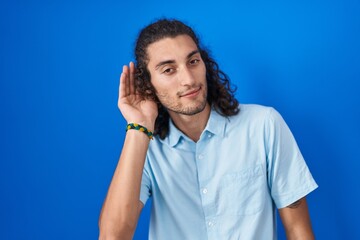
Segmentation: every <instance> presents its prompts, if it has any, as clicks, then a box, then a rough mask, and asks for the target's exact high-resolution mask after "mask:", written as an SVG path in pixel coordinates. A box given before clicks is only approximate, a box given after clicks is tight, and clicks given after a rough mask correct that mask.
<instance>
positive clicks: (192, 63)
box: [189, 58, 200, 65]
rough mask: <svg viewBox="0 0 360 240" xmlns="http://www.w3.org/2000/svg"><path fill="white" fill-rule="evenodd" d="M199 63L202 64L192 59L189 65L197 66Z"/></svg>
mask: <svg viewBox="0 0 360 240" xmlns="http://www.w3.org/2000/svg"><path fill="white" fill-rule="evenodd" d="M199 62H200V60H199V59H197V58H195V59H192V60H191V61H190V62H189V63H190V65H196V64H197V63H199Z"/></svg>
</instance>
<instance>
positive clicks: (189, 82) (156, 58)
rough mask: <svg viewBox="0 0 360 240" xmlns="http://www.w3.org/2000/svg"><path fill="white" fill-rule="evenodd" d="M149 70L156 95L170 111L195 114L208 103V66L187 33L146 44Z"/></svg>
mask: <svg viewBox="0 0 360 240" xmlns="http://www.w3.org/2000/svg"><path fill="white" fill-rule="evenodd" d="M147 54H148V57H149V63H148V70H149V72H150V75H151V83H152V84H153V86H154V88H155V90H156V95H157V97H158V98H159V100H160V102H161V104H162V105H163V106H164V107H165V108H167V109H168V111H169V113H170V114H171V112H174V113H179V114H185V115H193V114H196V113H199V112H201V111H202V110H203V109H204V108H205V106H206V104H207V100H206V97H207V84H206V68H205V63H204V62H203V60H202V58H201V56H200V52H199V51H198V48H197V46H196V44H195V43H194V41H193V40H192V39H191V38H190V37H189V36H187V35H179V36H177V37H175V38H164V39H161V40H159V41H157V42H155V43H152V44H150V45H149V46H148V48H147Z"/></svg>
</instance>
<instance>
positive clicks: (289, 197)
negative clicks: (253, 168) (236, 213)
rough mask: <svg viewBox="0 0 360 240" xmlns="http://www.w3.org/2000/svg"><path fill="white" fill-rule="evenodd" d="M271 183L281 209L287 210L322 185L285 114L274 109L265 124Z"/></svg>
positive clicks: (272, 191)
mask: <svg viewBox="0 0 360 240" xmlns="http://www.w3.org/2000/svg"><path fill="white" fill-rule="evenodd" d="M265 136H266V138H267V139H266V154H267V170H268V171H267V172H268V176H267V177H268V184H269V188H270V191H271V195H272V198H273V200H274V202H275V205H276V206H277V208H283V207H287V206H289V205H290V204H292V203H293V202H295V201H297V200H299V199H300V198H302V197H304V196H306V195H307V194H309V193H310V192H312V191H313V190H315V189H316V188H317V187H318V185H317V184H316V182H315V180H314V179H313V177H312V175H311V173H310V171H309V169H308V167H307V165H306V162H305V160H304V158H303V156H302V154H301V152H300V150H299V148H298V145H297V143H296V141H295V138H294V136H293V134H292V133H291V131H290V129H289V127H288V126H287V125H286V123H285V121H284V119H283V118H282V117H281V115H280V114H279V113H278V112H277V111H276V110H275V109H273V108H270V111H269V114H268V118H267V119H266V122H265Z"/></svg>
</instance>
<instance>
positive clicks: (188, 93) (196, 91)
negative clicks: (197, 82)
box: [180, 87, 201, 97]
mask: <svg viewBox="0 0 360 240" xmlns="http://www.w3.org/2000/svg"><path fill="white" fill-rule="evenodd" d="M200 90H201V87H198V88H196V89H191V90H189V91H186V92H185V93H182V94H181V95H180V97H190V96H194V95H196V94H197V93H198V92H200Z"/></svg>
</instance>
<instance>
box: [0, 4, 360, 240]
mask: <svg viewBox="0 0 360 240" xmlns="http://www.w3.org/2000/svg"><path fill="white" fill-rule="evenodd" d="M0 6H1V7H0V33H1V37H0V111H1V118H0V122H1V124H0V141H1V142H0V144H1V145H0V189H1V191H0V194H1V195H0V203H1V204H0V216H1V217H0V221H1V222H0V232H1V239H96V238H97V236H98V227H97V221H98V216H99V212H100V209H101V204H102V202H103V199H104V197H105V195H106V192H107V188H108V185H109V183H110V181H111V177H112V174H113V171H114V169H115V166H116V164H117V161H118V157H119V154H120V151H121V147H122V143H123V139H124V133H125V131H124V127H125V121H124V120H123V119H122V117H121V114H120V113H119V111H118V109H117V94H118V81H119V80H118V79H119V75H120V72H121V68H122V65H123V64H127V63H128V62H129V61H130V60H133V55H132V50H133V44H134V41H135V38H136V35H137V33H138V31H139V29H140V28H142V27H143V26H145V25H146V24H148V23H149V22H150V21H152V20H154V19H155V18H159V17H175V18H179V19H180V20H183V21H185V22H186V23H188V24H190V25H191V26H193V27H194V28H195V30H196V31H197V32H198V33H199V34H200V37H201V39H202V41H203V43H204V45H205V46H207V47H209V48H210V49H211V50H212V55H213V57H214V58H215V59H216V60H217V61H218V62H219V64H220V67H221V69H222V70H223V71H225V72H226V73H227V74H228V75H229V76H230V78H231V80H232V82H233V84H234V85H236V86H237V87H238V90H237V94H236V96H237V98H238V99H239V100H240V102H242V103H258V104H263V105H270V106H273V107H275V108H276V109H277V110H278V111H279V112H280V113H281V114H282V115H283V117H284V119H285V120H286V121H287V123H288V125H289V126H290V128H291V129H292V132H293V134H294V135H295V137H296V139H297V141H298V144H299V146H300V148H301V150H302V153H303V155H304V157H305V159H306V161H307V163H308V165H309V167H310V169H311V171H312V174H313V176H314V178H315V179H316V181H317V182H318V184H319V186H320V187H319V189H317V190H316V191H315V192H314V193H311V194H310V195H309V197H308V202H309V207H310V213H311V217H312V223H313V228H314V231H315V234H316V236H317V239H326V240H329V239H330V240H331V239H360V228H359V227H358V226H357V216H359V215H360V211H359V210H360V208H359V205H358V203H359V201H360V197H359V180H358V179H357V176H359V165H360V161H359V160H360V159H359V154H358V149H359V143H360V141H359V137H360V127H359V123H360V117H359V116H360V110H359V109H360V108H359V103H360V97H359V93H358V92H359V83H358V82H359V81H360V44H359V43H360V14H359V13H360V3H359V1H356V0H342V1H341V0H338V1H325V0H312V1H292V2H289V1H285V0H278V1H264V0H256V1H187V0H185V1H181V2H175V1H144V2H141V1H140V2H139V1H138V2H132V1H124V2H120V1H113V2H104V1H102V3H100V1H99V2H95V1H86V2H83V3H81V2H75V1H72V2H66V1H59V2H56V1H49V2H46V1H10V0H8V1H5V2H4V1H3V2H2V3H1V5H0ZM149 214H150V204H147V206H146V208H145V209H144V211H143V213H142V215H141V219H140V222H139V225H138V228H137V231H136V234H135V237H134V239H146V236H147V231H148V218H149ZM169 239H171V237H169ZM279 239H285V237H284V233H283V229H282V227H281V225H279Z"/></svg>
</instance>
